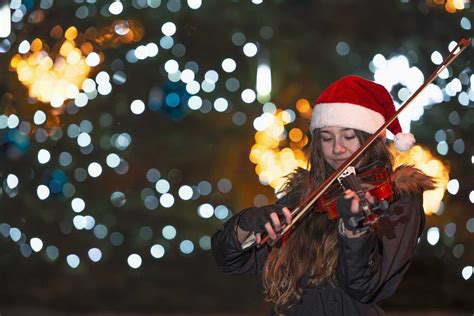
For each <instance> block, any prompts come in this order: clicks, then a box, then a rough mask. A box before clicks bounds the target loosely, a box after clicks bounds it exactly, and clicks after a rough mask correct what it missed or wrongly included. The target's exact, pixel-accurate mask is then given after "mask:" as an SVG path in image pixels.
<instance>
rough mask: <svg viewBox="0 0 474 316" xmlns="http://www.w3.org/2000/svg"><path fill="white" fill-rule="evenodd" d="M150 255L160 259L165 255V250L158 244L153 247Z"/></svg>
mask: <svg viewBox="0 0 474 316" xmlns="http://www.w3.org/2000/svg"><path fill="white" fill-rule="evenodd" d="M150 253H151V255H152V256H153V257H154V258H156V259H159V258H161V257H163V256H164V255H165V248H164V247H163V246H162V245H160V244H156V245H153V246H151V248H150Z"/></svg>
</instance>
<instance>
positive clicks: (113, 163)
mask: <svg viewBox="0 0 474 316" xmlns="http://www.w3.org/2000/svg"><path fill="white" fill-rule="evenodd" d="M106 162H107V166H109V167H110V168H116V167H118V165H119V164H120V157H119V156H118V155H117V154H108V155H107V159H106Z"/></svg>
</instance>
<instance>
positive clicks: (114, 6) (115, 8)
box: [109, 0, 123, 15]
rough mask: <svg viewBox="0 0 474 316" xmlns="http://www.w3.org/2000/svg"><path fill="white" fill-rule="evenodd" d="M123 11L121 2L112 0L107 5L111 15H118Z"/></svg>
mask: <svg viewBox="0 0 474 316" xmlns="http://www.w3.org/2000/svg"><path fill="white" fill-rule="evenodd" d="M122 11H123V4H122V2H120V0H119V1H115V2H112V3H111V4H110V6H109V12H110V13H112V14H113V15H119V14H120V13H122Z"/></svg>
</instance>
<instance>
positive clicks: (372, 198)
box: [365, 192, 375, 204]
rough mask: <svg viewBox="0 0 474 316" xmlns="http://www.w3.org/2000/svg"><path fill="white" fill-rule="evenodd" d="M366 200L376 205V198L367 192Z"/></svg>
mask: <svg viewBox="0 0 474 316" xmlns="http://www.w3.org/2000/svg"><path fill="white" fill-rule="evenodd" d="M365 198H366V199H367V201H369V203H370V204H374V203H375V197H374V196H373V195H372V194H370V193H369V192H365Z"/></svg>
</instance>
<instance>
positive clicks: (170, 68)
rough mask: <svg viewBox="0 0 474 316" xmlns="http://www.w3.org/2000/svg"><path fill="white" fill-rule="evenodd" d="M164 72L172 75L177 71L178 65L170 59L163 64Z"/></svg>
mask: <svg viewBox="0 0 474 316" xmlns="http://www.w3.org/2000/svg"><path fill="white" fill-rule="evenodd" d="M165 70H166V72H167V73H169V74H174V73H176V72H177V71H178V70H179V64H178V62H177V61H176V60H174V59H170V60H168V61H167V62H166V63H165Z"/></svg>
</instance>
